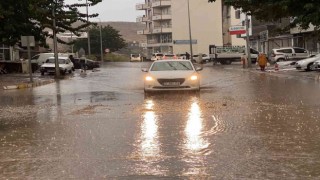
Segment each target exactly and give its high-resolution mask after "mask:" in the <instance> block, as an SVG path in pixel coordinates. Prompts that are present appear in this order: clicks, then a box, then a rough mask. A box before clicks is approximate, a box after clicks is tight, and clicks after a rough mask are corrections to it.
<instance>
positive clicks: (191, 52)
mask: <svg viewBox="0 0 320 180" xmlns="http://www.w3.org/2000/svg"><path fill="white" fill-rule="evenodd" d="M188 20H189V41H190V42H189V43H190V55H191V57H190V58H191V60H192V57H193V51H192V37H191V22H190V5H189V0H188Z"/></svg>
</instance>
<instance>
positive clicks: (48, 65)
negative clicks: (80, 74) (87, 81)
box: [40, 57, 74, 75]
mask: <svg viewBox="0 0 320 180" xmlns="http://www.w3.org/2000/svg"><path fill="white" fill-rule="evenodd" d="M58 62H59V69H60V74H62V75H64V74H66V72H69V73H72V71H73V70H74V65H73V63H72V62H71V60H70V59H69V57H58ZM40 72H41V75H44V73H55V72H56V71H55V59H54V57H50V58H49V59H47V61H46V62H45V63H44V64H42V65H41V67H40Z"/></svg>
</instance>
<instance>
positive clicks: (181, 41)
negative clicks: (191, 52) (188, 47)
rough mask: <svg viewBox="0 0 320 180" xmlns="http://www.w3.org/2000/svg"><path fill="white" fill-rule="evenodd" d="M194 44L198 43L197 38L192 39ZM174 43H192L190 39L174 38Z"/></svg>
mask: <svg viewBox="0 0 320 180" xmlns="http://www.w3.org/2000/svg"><path fill="white" fill-rule="evenodd" d="M191 42H192V44H197V40H196V39H192V41H191ZM173 44H190V40H174V41H173Z"/></svg>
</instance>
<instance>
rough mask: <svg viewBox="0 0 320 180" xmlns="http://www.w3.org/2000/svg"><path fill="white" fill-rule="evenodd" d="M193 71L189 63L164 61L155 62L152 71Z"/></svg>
mask: <svg viewBox="0 0 320 180" xmlns="http://www.w3.org/2000/svg"><path fill="white" fill-rule="evenodd" d="M190 70H193V68H192V65H191V63H190V62H189V61H162V62H155V63H154V64H153V66H152V67H151V71H190Z"/></svg>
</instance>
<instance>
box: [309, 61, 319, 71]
mask: <svg viewBox="0 0 320 180" xmlns="http://www.w3.org/2000/svg"><path fill="white" fill-rule="evenodd" d="M310 69H311V70H313V71H315V70H319V69H320V60H317V61H315V62H313V64H312V65H311V67H310Z"/></svg>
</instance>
